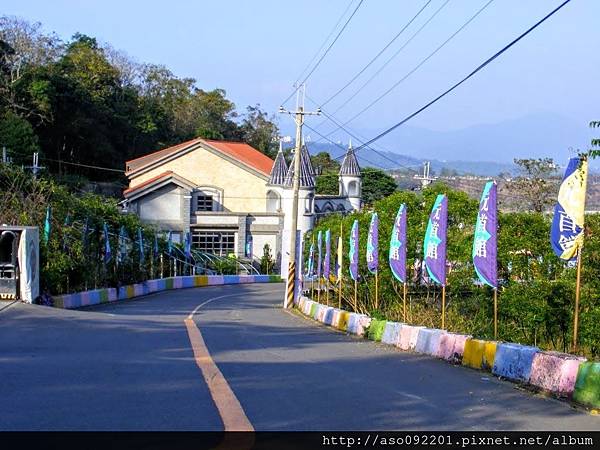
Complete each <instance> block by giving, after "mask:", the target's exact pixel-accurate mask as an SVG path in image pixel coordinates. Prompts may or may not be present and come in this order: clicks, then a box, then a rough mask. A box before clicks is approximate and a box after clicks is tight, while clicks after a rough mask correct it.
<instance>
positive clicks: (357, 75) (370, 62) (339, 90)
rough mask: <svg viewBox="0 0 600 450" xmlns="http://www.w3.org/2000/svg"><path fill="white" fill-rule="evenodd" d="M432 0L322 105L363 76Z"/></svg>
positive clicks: (324, 104) (428, 0)
mask: <svg viewBox="0 0 600 450" xmlns="http://www.w3.org/2000/svg"><path fill="white" fill-rule="evenodd" d="M431 1H432V0H427V2H426V3H425V4H424V5H423V7H422V8H421V9H420V10H419V11H418V12H417V13H416V14H415V15H414V16H413V18H412V19H410V20H409V21H408V22H407V23H406V25H404V26H403V27H402V29H401V30H400V31H399V32H398V33H396V35H395V36H394V37H393V38H392V40H391V41H389V42H388V43H387V44H386V45H385V46H384V47H383V48H382V49H381V50H380V51H379V53H377V54H376V55H375V56H374V57H373V58H372V59H371V61H369V62H368V63H367V65H366V66H364V67H363V68H362V69H361V70H360V71H359V72H358V73H357V74H356V75H354V76H353V77H352V79H351V80H350V81H348V82H347V83H346V84H345V85H344V86H342V87H341V88H340V89H338V90H337V91H336V93H335V94H333V95H332V96H331V97H329V98H328V99H327V100H325V102H323V104H322V105H321V106H322V107H323V106H326V105H327V104H328V103H329V102H331V101H332V100H333V99H334V98H336V97H337V96H338V95H340V94H341V93H342V92H343V91H344V89H346V88H347V87H348V86H350V85H351V84H352V83H353V82H354V81H355V80H356V79H357V78H358V77H359V76H361V75H362V74H363V73H364V71H365V70H367V69H368V68H369V67H370V66H371V64H373V63H374V62H375V61H376V60H377V58H379V57H380V56H381V55H382V54H383V52H385V51H386V50H387V49H388V48H389V47H390V45H392V44H393V43H394V42H395V41H396V39H398V38H399V37H400V35H401V34H402V33H403V32H404V31H405V30H406V29H407V28H408V27H409V26H410V24H411V23H413V22H414V21H415V19H416V18H417V17H419V15H420V14H421V13H422V12H423V10H424V9H425V8H427V5H429V4H430V3H431Z"/></svg>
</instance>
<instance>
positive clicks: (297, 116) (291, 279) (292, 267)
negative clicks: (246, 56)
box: [279, 86, 321, 309]
mask: <svg viewBox="0 0 600 450" xmlns="http://www.w3.org/2000/svg"><path fill="white" fill-rule="evenodd" d="M304 89H305V87H304V86H303V91H304ZM299 95H300V89H298V97H297V99H299ZM299 103H300V102H299V101H298V100H297V101H296V111H286V110H285V109H284V108H283V106H280V107H279V113H280V114H290V115H294V121H295V122H296V149H295V153H294V178H293V183H292V190H293V199H292V211H291V214H292V225H291V234H292V235H291V236H290V259H289V263H288V277H287V284H286V290H285V297H284V299H283V308H284V309H286V308H291V307H292V305H293V303H294V298H295V295H296V272H297V267H296V245H297V242H296V234H297V232H298V192H299V191H300V167H301V164H302V159H301V155H302V125H303V124H304V116H312V115H320V114H321V108H318V109H317V110H316V111H315V112H308V111H304V100H302V105H300V104H299Z"/></svg>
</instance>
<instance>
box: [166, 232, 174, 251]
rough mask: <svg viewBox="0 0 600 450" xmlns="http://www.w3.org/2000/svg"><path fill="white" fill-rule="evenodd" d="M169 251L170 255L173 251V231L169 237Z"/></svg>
mask: <svg viewBox="0 0 600 450" xmlns="http://www.w3.org/2000/svg"><path fill="white" fill-rule="evenodd" d="M167 253H168V254H169V255H170V254H171V253H173V233H172V232H171V231H169V238H168V239H167Z"/></svg>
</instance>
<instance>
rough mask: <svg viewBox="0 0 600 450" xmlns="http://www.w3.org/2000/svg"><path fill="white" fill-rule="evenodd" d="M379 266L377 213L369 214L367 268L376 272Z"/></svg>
mask: <svg viewBox="0 0 600 450" xmlns="http://www.w3.org/2000/svg"><path fill="white" fill-rule="evenodd" d="M378 267H379V217H378V216H377V213H376V212H374V213H373V214H371V226H369V236H368V238H367V269H369V272H371V273H377V269H378Z"/></svg>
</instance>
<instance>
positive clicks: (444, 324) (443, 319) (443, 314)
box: [442, 284, 446, 330]
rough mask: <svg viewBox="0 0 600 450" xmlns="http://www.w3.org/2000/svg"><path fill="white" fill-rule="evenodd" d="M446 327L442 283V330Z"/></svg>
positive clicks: (444, 293) (443, 286) (444, 294)
mask: <svg viewBox="0 0 600 450" xmlns="http://www.w3.org/2000/svg"><path fill="white" fill-rule="evenodd" d="M445 327H446V285H445V284H442V330H444V329H445Z"/></svg>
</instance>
